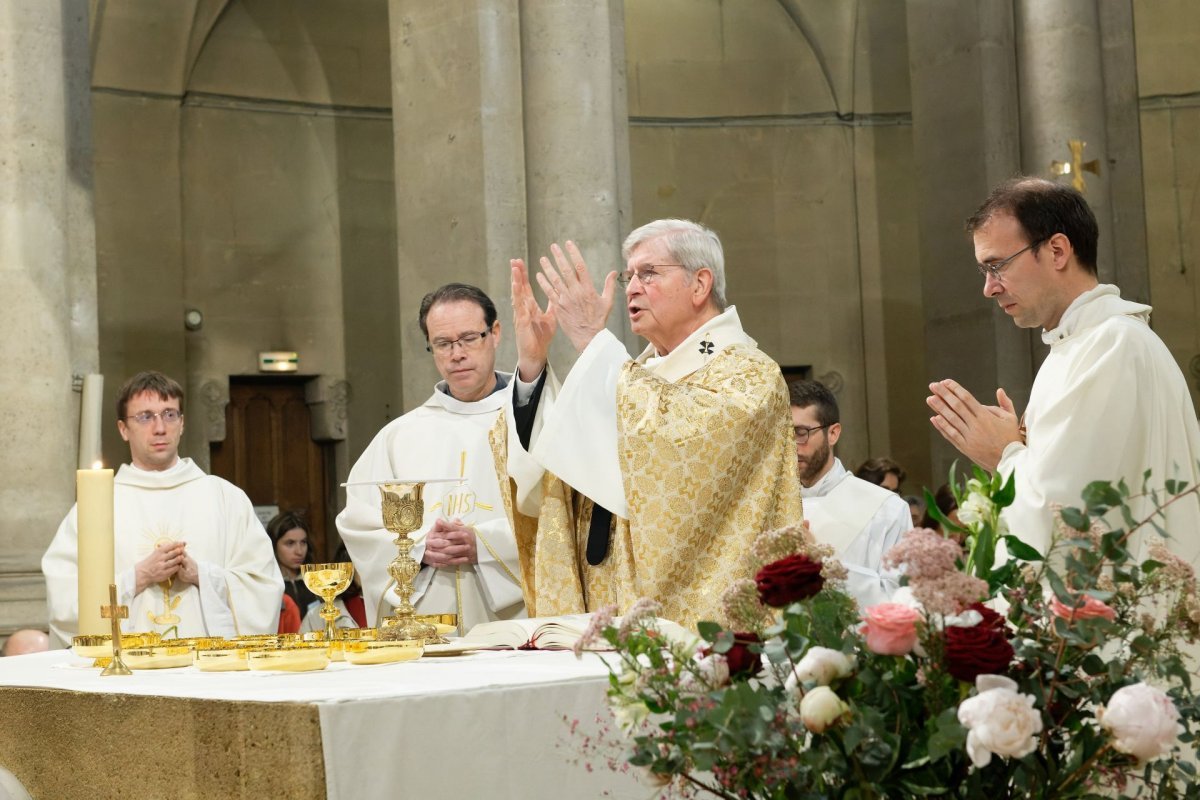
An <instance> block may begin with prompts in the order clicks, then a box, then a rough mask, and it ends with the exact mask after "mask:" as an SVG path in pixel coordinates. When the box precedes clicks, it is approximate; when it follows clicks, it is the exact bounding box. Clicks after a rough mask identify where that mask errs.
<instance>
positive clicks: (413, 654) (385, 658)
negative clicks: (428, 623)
mask: <svg viewBox="0 0 1200 800" xmlns="http://www.w3.org/2000/svg"><path fill="white" fill-rule="evenodd" d="M341 644H342V652H343V655H344V657H345V660H346V661H349V662H350V663H351V664H391V663H394V662H397V661H415V660H416V659H418V658H420V657H421V651H422V649H423V648H422V644H421V641H420V640H419V639H400V640H397V641H382V642H373V641H366V640H359V641H346V642H342V643H341Z"/></svg>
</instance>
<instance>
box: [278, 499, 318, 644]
mask: <svg viewBox="0 0 1200 800" xmlns="http://www.w3.org/2000/svg"><path fill="white" fill-rule="evenodd" d="M267 534H268V535H269V536H270V537H271V542H272V543H273V544H274V545H275V560H276V561H277V562H278V563H279V572H280V574H281V575H283V593H284V594H285V595H286V596H288V597H290V598H291V599H292V600H293V602H295V604H296V609H297V611H299V616H300V617H301V618H303V617H304V615H305V613H306V612H307V611H308V607H309V606H310V605H311V604H313V603H319V602H320V598H318V597H317V596H316V595H315V594H313V593H312V592H310V591H309V590H308V587H307V586H305V585H304V578H303V577H301V575H300V567H301V566H302V565H304V564H308V563H311V561H312V559H311V558H310V557H309V555H310V554H309V551H308V523H307V522H306V521H305V519H304V516H303V514H301V513H300V512H298V511H284V512H283V513H280V514H276V515H275V516H274V517H273V518H272V519H271V521H270V522H268V523H267ZM289 616H290V615H289ZM288 627H291V625H290V624H289V626H288ZM280 631H281V632H283V633H295V632H296V631H295V630H291V631H283V628H282V627H281V628H280Z"/></svg>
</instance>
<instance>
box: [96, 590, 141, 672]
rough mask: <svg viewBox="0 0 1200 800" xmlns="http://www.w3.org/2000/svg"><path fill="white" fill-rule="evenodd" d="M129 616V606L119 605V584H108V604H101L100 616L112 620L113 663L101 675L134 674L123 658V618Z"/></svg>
mask: <svg viewBox="0 0 1200 800" xmlns="http://www.w3.org/2000/svg"><path fill="white" fill-rule="evenodd" d="M128 616H129V606H119V605H117V585H116V584H115V583H110V584H109V585H108V605H106V606H100V618H101V619H110V620H112V650H113V658H112V663H111V664H109V665H108V666H107V667H105V668H104V671H103V672H101V673H100V677H102V678H105V677H108V676H109V675H132V674H133V673H132V672H131V671H130V670H129V667H127V666H125V662H124V661H122V660H121V620H123V619H125V618H126V617H128Z"/></svg>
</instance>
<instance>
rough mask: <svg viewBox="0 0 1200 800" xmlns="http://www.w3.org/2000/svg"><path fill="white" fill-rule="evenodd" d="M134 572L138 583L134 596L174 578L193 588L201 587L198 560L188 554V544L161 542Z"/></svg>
mask: <svg viewBox="0 0 1200 800" xmlns="http://www.w3.org/2000/svg"><path fill="white" fill-rule="evenodd" d="M133 571H134V577H135V579H136V581H137V591H136V592H134V594H141V593H142V592H143V591H145V590H146V589H147V588H148V587H150V586H153V585H154V584H156V583H163V582H164V581H168V580H171V579H172V578H176V579H178V580H179V581H180V582H181V583H186V584H189V585H191V586H199V585H200V571H199V569H198V568H197V567H196V560H195V559H194V558H192V557H191V556H189V555H188V554H187V542H160V543H159V544H157V545H155V547H154V550H152V551H151V552H150V555H148V556H146V557H145V558H143V559H142V560H141V561H139V562H138V563H137V564H136V565H134V568H133Z"/></svg>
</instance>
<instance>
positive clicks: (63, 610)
mask: <svg viewBox="0 0 1200 800" xmlns="http://www.w3.org/2000/svg"><path fill="white" fill-rule="evenodd" d="M113 517H114V525H115V537H114V538H115V543H114V550H115V552H114V566H115V571H116V575H115V578H116V583H117V590H118V602H119V603H121V604H123V605H128V606H129V617H128V618H127V619H125V620H124V621H123V622H122V629H123V630H124V631H126V632H135V631H154V632H158V633H163V634H167V635H172V636H238V635H246V634H257V633H273V632H274V631H275V630H277V629H278V626H279V604H280V600H281V598H282V595H283V579H282V578H281V577H280V574H279V566H278V565H277V563H276V561H275V553H274V550H273V549H272V546H271V540H270V538H269V537H268V536H267V532H266V531H265V530H264V529H263V526H262V523H261V522H259V520H258V518H257V517H256V516H255V514H254V507H253V506H252V505H251V503H250V500H249V498H247V497H246V495H245V493H244V492H242V490H241V489H238V488H237V487H236V486H234V485H233V484H231V483H229V482H228V481H226V480H223V479H221V478H219V477H216V476H215V475H207V474H205V473H204V471H203V470H201V469H200V468H199V467H198V466H196V464H195V463H194V462H193V461H192V460H191V459H190V458H182V459H179V461H178V462H177V463H176V464H175V465H174V466H173V467H171V468H169V469H166V470H162V471H151V470H143V469H138V468H137V467H134V466H131V465H129V464H123V465H122V466H121V468H120V470H118V472H117V474H116V477H115V479H114V489H113ZM78 539H79V531H78V528H77V522H76V509H75V507H72V508H71V511H70V512H69V513H68V514H67V516H66V518H65V519H64V520H63V521H62V524H61V525H60V526H59V528H58V532H57V533H56V534H55V536H54V540H53V541H52V542H51V544H50V548H49V549H48V550H47V551H46V554H45V556H43V558H42V572H43V573H45V576H46V588H47V601H48V604H49V613H50V632H51V636H52V638H53V639H54V640H55V643H56V644H57V646H59V647H67V646H70V643H71V639H72V638H73V637H74V636H75V635H76V632H77V629H78V618H79V597H78V586H77V575H78V564H77V557H78V556H77V553H78ZM163 541H182V542H186V543H187V554H188V555H189V556H190V557H191V558H192V559H194V560H195V561H196V565H197V571H198V573H199V578H200V580H199V586H192V585H188V584H184V583H182V582H181V581H178V580H173V581H169V582H164V583H159V584H153V585H151V586H150V587H148V588H146V589H145V590H144V591H142V592H141V593H140V594H138V595H136V596H135V595H134V591H135V589H136V587H137V582H136V578H135V575H134V565H135V564H137V562H139V561H141V560H142V559H143V558H145V557H146V556H147V555H149V554H150V552H151V551H152V550H153V549H154V548H155V546H157V545H158V544H159V543H160V542H163Z"/></svg>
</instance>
